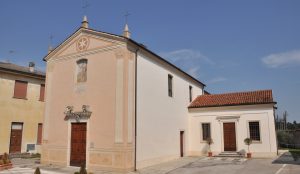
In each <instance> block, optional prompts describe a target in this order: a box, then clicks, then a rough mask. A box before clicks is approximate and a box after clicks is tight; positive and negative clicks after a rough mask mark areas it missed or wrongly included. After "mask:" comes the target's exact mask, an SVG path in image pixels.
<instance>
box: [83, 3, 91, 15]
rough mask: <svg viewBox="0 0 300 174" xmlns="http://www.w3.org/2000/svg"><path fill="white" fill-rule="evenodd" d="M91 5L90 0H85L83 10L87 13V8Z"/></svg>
mask: <svg viewBox="0 0 300 174" xmlns="http://www.w3.org/2000/svg"><path fill="white" fill-rule="evenodd" d="M89 6H90V4H89V3H88V0H83V6H82V9H83V12H84V14H85V15H86V13H87V8H88V7H89Z"/></svg>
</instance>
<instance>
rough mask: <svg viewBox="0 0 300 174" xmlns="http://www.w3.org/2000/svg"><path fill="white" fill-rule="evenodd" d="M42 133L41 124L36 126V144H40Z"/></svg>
mask: <svg viewBox="0 0 300 174" xmlns="http://www.w3.org/2000/svg"><path fill="white" fill-rule="evenodd" d="M42 132H43V124H42V123H39V124H38V133H37V144H42Z"/></svg>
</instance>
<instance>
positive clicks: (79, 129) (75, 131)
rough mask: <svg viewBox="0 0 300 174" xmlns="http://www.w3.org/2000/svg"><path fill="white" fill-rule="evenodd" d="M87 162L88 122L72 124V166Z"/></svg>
mask: <svg viewBox="0 0 300 174" xmlns="http://www.w3.org/2000/svg"><path fill="white" fill-rule="evenodd" d="M85 163H86V123H72V125H71V156H70V166H80V165H82V164H84V165H85Z"/></svg>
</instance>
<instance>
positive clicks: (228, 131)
mask: <svg viewBox="0 0 300 174" xmlns="http://www.w3.org/2000/svg"><path fill="white" fill-rule="evenodd" d="M223 133H224V135H223V137H224V151H236V136H235V135H236V134H235V123H234V122H232V123H223Z"/></svg>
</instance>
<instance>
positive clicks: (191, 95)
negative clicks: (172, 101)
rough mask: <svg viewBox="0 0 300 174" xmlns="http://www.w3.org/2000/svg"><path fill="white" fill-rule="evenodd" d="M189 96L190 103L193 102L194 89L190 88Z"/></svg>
mask: <svg viewBox="0 0 300 174" xmlns="http://www.w3.org/2000/svg"><path fill="white" fill-rule="evenodd" d="M189 95H190V102H192V100H193V87H192V86H189Z"/></svg>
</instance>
